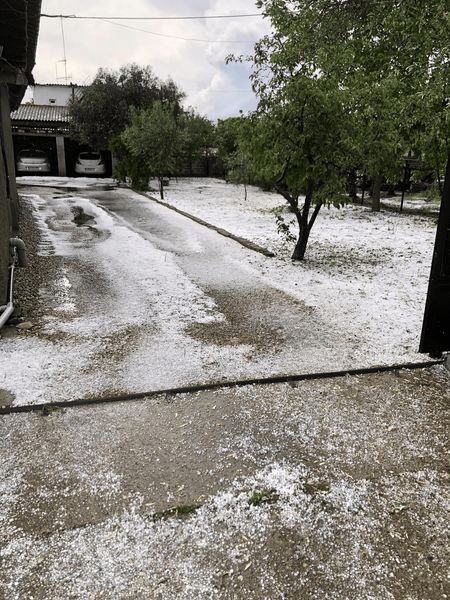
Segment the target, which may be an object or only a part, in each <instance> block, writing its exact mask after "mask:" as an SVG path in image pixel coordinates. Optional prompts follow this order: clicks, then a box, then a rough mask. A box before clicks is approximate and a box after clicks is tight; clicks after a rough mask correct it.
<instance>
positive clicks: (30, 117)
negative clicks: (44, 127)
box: [11, 104, 69, 123]
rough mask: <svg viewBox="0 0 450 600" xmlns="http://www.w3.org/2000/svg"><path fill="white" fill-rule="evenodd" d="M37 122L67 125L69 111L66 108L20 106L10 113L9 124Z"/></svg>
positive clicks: (32, 105) (37, 105) (33, 105)
mask: <svg viewBox="0 0 450 600" xmlns="http://www.w3.org/2000/svg"><path fill="white" fill-rule="evenodd" d="M14 121H39V122H41V123H42V122H45V123H68V121H69V109H68V107H67V106H52V105H46V106H42V105H39V104H21V105H20V106H19V108H18V109H17V110H15V111H13V112H12V113H11V122H12V123H14Z"/></svg>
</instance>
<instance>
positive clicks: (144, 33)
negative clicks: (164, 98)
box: [33, 0, 269, 120]
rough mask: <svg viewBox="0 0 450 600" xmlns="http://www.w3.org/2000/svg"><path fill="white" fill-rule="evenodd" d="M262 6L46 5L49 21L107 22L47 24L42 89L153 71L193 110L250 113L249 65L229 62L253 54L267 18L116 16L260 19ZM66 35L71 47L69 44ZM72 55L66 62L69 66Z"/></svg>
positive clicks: (167, 0) (129, 0) (197, 2)
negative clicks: (101, 75)
mask: <svg viewBox="0 0 450 600" xmlns="http://www.w3.org/2000/svg"><path fill="white" fill-rule="evenodd" d="M259 12H260V11H259V10H258V9H257V8H256V6H255V0H225V1H224V0H222V1H220V0H189V1H186V0H91V1H89V2H87V1H82V2H80V0H42V13H43V14H49V15H61V14H62V15H76V16H80V17H81V16H98V17H104V18H105V19H104V20H90V19H89V20H87V19H61V18H47V17H42V18H41V26H40V33H39V41H38V48H37V56H36V66H35V68H34V70H33V74H34V77H35V80H36V83H65V82H66V79H65V75H66V74H67V80H68V82H73V83H77V84H89V83H90V82H91V81H92V79H93V78H94V76H95V74H96V73H97V70H98V68H99V67H104V68H109V69H113V70H117V69H119V67H121V66H122V65H125V64H129V63H133V62H134V63H137V64H138V65H142V66H144V65H150V66H151V67H152V69H153V72H154V74H155V75H156V76H157V77H159V78H160V79H162V80H164V81H165V80H167V79H168V78H172V79H173V80H174V81H175V83H176V84H177V85H178V86H179V87H180V88H181V89H182V90H183V91H184V92H185V93H186V94H187V98H186V105H189V106H193V107H194V108H195V109H196V110H197V111H198V112H199V113H200V114H202V115H205V116H207V117H208V118H210V119H214V120H215V119H217V118H226V117H229V116H235V115H238V114H239V110H243V111H244V113H247V112H248V111H249V110H253V109H254V108H255V106H256V99H255V96H254V94H253V92H252V91H251V87H250V82H249V79H248V77H249V74H250V68H249V66H247V65H239V64H229V65H226V64H225V57H226V56H227V55H228V54H230V53H234V54H241V53H242V54H248V53H249V52H251V51H252V49H253V45H254V43H255V42H256V41H257V40H258V39H260V38H261V37H262V36H263V35H264V34H265V33H267V32H268V30H269V23H268V22H267V20H266V19H263V18H262V17H260V16H254V17H245V18H237V17H236V18H227V19H194V20H191V19H189V20H173V19H171V20H160V19H159V20H139V21H135V20H126V21H124V20H121V21H112V20H110V21H108V17H186V16H200V17H208V16H213V15H244V14H257V13H259ZM63 35H64V43H63ZM64 56H65V58H66V62H65V63H64Z"/></svg>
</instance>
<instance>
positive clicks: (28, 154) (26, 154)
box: [19, 150, 46, 158]
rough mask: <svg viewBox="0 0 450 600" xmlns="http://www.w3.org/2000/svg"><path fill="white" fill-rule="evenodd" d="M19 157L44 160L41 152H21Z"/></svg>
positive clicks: (43, 153) (43, 154) (44, 156)
mask: <svg viewBox="0 0 450 600" xmlns="http://www.w3.org/2000/svg"><path fill="white" fill-rule="evenodd" d="M19 156H20V157H21V158H46V155H45V152H44V151H43V150H21V151H20V152H19Z"/></svg>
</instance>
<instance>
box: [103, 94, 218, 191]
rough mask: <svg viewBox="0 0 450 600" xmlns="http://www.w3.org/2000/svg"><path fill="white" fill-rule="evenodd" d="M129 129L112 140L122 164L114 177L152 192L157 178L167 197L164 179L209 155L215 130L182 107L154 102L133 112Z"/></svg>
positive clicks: (198, 116) (119, 162) (204, 119)
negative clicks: (150, 184)
mask: <svg viewBox="0 0 450 600" xmlns="http://www.w3.org/2000/svg"><path fill="white" fill-rule="evenodd" d="M130 119H131V122H130V124H129V125H128V127H127V128H126V129H125V130H124V131H122V132H121V133H120V134H118V135H117V136H115V137H114V138H113V140H112V143H111V145H110V148H111V149H112V150H114V151H115V152H116V156H117V157H118V159H119V160H118V164H117V166H116V168H115V170H114V176H115V177H116V178H117V179H118V180H119V181H126V179H127V178H130V179H131V182H132V186H133V187H134V188H135V189H139V190H146V189H148V181H149V179H150V178H151V177H156V178H158V179H159V182H160V193H161V198H163V197H164V189H163V180H164V179H165V178H166V177H169V176H170V175H173V174H174V173H177V172H179V171H181V170H185V169H186V167H187V168H188V169H190V168H192V161H194V160H195V159H196V158H198V157H199V156H201V155H202V154H204V153H205V152H207V149H208V147H209V146H210V145H211V143H212V140H213V133H214V128H213V125H212V123H211V122H210V121H209V120H208V119H206V118H205V117H201V116H200V115H198V114H196V113H195V111H193V110H192V109H189V110H187V111H183V110H181V109H180V107H179V106H178V104H168V103H165V102H160V101H157V102H154V103H153V104H152V105H151V106H150V107H148V108H144V109H141V110H137V109H133V108H132V109H131V111H130Z"/></svg>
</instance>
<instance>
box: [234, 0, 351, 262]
mask: <svg viewBox="0 0 450 600" xmlns="http://www.w3.org/2000/svg"><path fill="white" fill-rule="evenodd" d="M263 4H264V12H265V14H266V15H267V16H269V17H270V18H271V21H272V27H273V34H272V35H271V36H266V37H264V38H263V39H262V40H260V41H259V42H258V44H256V46H255V54H254V56H253V57H252V58H251V60H252V62H253V74H252V80H253V88H254V90H255V92H256V94H257V96H258V98H259V103H258V108H257V110H256V112H255V113H254V114H253V115H252V116H251V119H250V121H251V123H252V132H251V135H246V136H245V137H242V136H241V137H240V141H239V145H240V148H241V149H242V150H243V151H245V152H246V153H248V154H249V155H250V156H251V157H252V163H253V169H254V176H255V178H256V179H258V180H259V181H263V182H264V181H265V182H268V183H271V184H272V185H273V186H274V187H275V189H276V190H277V191H278V192H279V193H280V194H281V195H282V196H283V197H284V198H285V199H286V201H287V202H288V204H289V207H290V209H291V211H292V212H293V214H294V215H295V218H296V221H297V225H298V238H297V242H296V245H295V248H294V252H293V254H292V258H293V259H294V260H303V258H304V255H305V251H306V247H307V243H308V239H309V235H310V231H311V229H312V227H313V225H314V223H315V221H316V218H317V215H318V213H319V211H320V208H321V207H322V205H323V204H324V203H327V204H330V203H333V204H336V205H340V204H341V203H342V202H343V201H344V199H345V186H344V179H343V177H342V173H343V172H344V171H345V170H346V168H347V167H348V165H349V164H350V159H351V150H352V137H353V136H352V131H351V127H352V120H351V118H350V116H349V114H348V111H347V102H348V100H347V90H346V89H344V88H343V87H342V86H341V85H340V84H341V82H340V79H339V70H338V69H336V68H334V58H333V57H331V56H330V55H327V54H325V53H324V52H322V51H321V48H320V47H317V48H316V47H315V45H316V42H317V40H316V37H315V35H314V31H313V30H312V28H311V22H314V21H315V20H316V19H318V18H319V15H318V14H317V12H316V11H314V10H312V9H313V7H312V6H311V5H312V4H313V3H311V2H302V3H298V2H296V3H293V2H290V3H286V2H281V1H279V0H278V1H275V0H274V1H270V2H269V1H267V2H264V3H261V6H262V5H263ZM294 4H295V5H296V6H297V5H298V4H301V5H302V6H301V10H300V9H298V10H297V9H296V10H292V9H290V8H289V7H291V5H294ZM299 8H300V7H299ZM336 50H337V53H338V56H339V58H340V60H343V59H344V58H345V57H344V56H343V55H339V51H338V49H337V48H336Z"/></svg>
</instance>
